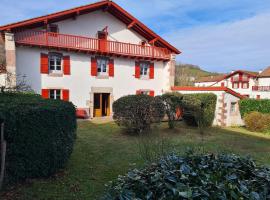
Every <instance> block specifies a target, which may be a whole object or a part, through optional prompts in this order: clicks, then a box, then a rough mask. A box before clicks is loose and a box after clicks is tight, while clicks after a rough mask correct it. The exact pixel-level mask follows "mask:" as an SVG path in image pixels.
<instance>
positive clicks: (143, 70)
mask: <svg viewBox="0 0 270 200" xmlns="http://www.w3.org/2000/svg"><path fill="white" fill-rule="evenodd" d="M149 67H150V63H148V62H141V63H140V75H141V76H148V74H149Z"/></svg>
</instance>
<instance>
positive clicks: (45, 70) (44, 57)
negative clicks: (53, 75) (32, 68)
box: [40, 53, 49, 74]
mask: <svg viewBox="0 0 270 200" xmlns="http://www.w3.org/2000/svg"><path fill="white" fill-rule="evenodd" d="M40 73H41V74H49V60H48V54H44V53H41V54H40Z"/></svg>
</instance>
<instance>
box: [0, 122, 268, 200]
mask: <svg viewBox="0 0 270 200" xmlns="http://www.w3.org/2000/svg"><path fill="white" fill-rule="evenodd" d="M205 133H206V135H205V138H204V142H202V140H201V136H200V135H199V134H198V131H197V129H195V128H190V127H186V126H184V125H182V124H180V125H179V126H178V127H177V128H176V129H175V130H169V129H168V128H167V125H166V124H162V125H160V126H155V127H154V128H153V131H152V133H151V135H152V137H156V136H158V135H163V136H164V137H166V138H167V140H168V141H169V144H170V146H171V147H172V148H173V149H174V150H175V151H177V152H184V151H185V150H186V149H187V147H193V148H198V147H201V148H202V149H203V150H204V151H210V152H217V153H218V152H231V153H236V154H241V155H251V156H252V157H253V158H255V159H256V160H257V162H259V163H263V164H266V165H270V136H267V135H263V134H259V133H251V132H248V131H246V130H244V129H242V128H228V129H220V128H210V129H207V130H206V131H205ZM139 140H140V139H138V137H136V136H128V135H125V134H123V132H122V131H121V129H120V128H119V127H118V126H116V125H115V124H114V123H106V124H94V123H91V122H79V125H78V137H77V142H76V145H75V149H74V152H73V154H72V157H71V160H70V162H69V164H68V166H67V167H66V169H65V170H64V171H62V172H60V173H58V174H57V175H56V176H55V177H52V178H49V179H42V180H28V181H27V182H26V183H23V184H21V185H18V186H16V187H15V188H10V189H9V190H8V191H7V192H5V193H2V196H1V195H0V199H12V200H13V199H25V200H31V199H35V200H41V199H42V200H45V199H46V200H55V199H65V200H69V199H70V200H71V199H72V200H74V199H78V200H79V199H99V198H100V197H101V195H102V193H103V192H104V188H105V187H104V184H106V183H108V182H109V181H111V180H114V179H116V178H117V176H118V175H119V174H125V173H126V172H127V171H128V169H130V168H134V167H141V166H142V165H143V159H142V158H141V156H140V154H139V145H138V143H139Z"/></svg>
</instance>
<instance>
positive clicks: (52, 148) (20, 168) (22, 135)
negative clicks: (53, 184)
mask: <svg viewBox="0 0 270 200" xmlns="http://www.w3.org/2000/svg"><path fill="white" fill-rule="evenodd" d="M0 119H1V120H3V121H4V122H5V133H4V134H5V139H6V141H7V155H6V177H5V178H6V181H7V182H17V181H20V180H24V179H26V178H37V177H48V176H50V175H52V174H54V173H56V172H57V171H58V170H59V169H61V168H63V167H64V166H65V165H66V163H67V161H68V160H69V157H70V155H71V153H72V150H73V145H74V141H75V137H76V127H77V123H76V115H75V107H74V105H73V104H72V103H69V102H64V101H61V100H50V99H47V100H45V99H42V98H41V97H40V96H39V95H31V94H14V93H2V94H0Z"/></svg>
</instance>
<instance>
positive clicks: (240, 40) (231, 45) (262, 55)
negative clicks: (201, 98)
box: [164, 13, 270, 72]
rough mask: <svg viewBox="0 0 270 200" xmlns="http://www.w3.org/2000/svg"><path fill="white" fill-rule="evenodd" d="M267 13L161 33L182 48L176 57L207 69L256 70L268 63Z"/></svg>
mask: <svg viewBox="0 0 270 200" xmlns="http://www.w3.org/2000/svg"><path fill="white" fill-rule="evenodd" d="M269 19H270V13H265V14H259V15H256V16H254V17H251V18H248V19H245V20H239V21H236V22H231V23H223V24H219V25H205V26H204V25H202V26H199V27H196V28H188V29H184V30H182V29H181V30H175V31H174V32H172V33H169V34H166V35H164V37H165V38H167V39H168V40H169V41H171V42H172V43H173V44H174V45H176V46H177V47H178V48H179V49H181V50H182V51H183V54H181V55H180V56H178V61H180V62H183V63H192V64H196V65H199V66H201V67H204V68H206V69H208V70H212V71H219V72H226V71H230V70H232V69H238V68H240V69H241V68H242V69H248V70H259V69H261V68H264V67H266V66H269V65H270V39H269V35H270V20H269Z"/></svg>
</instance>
